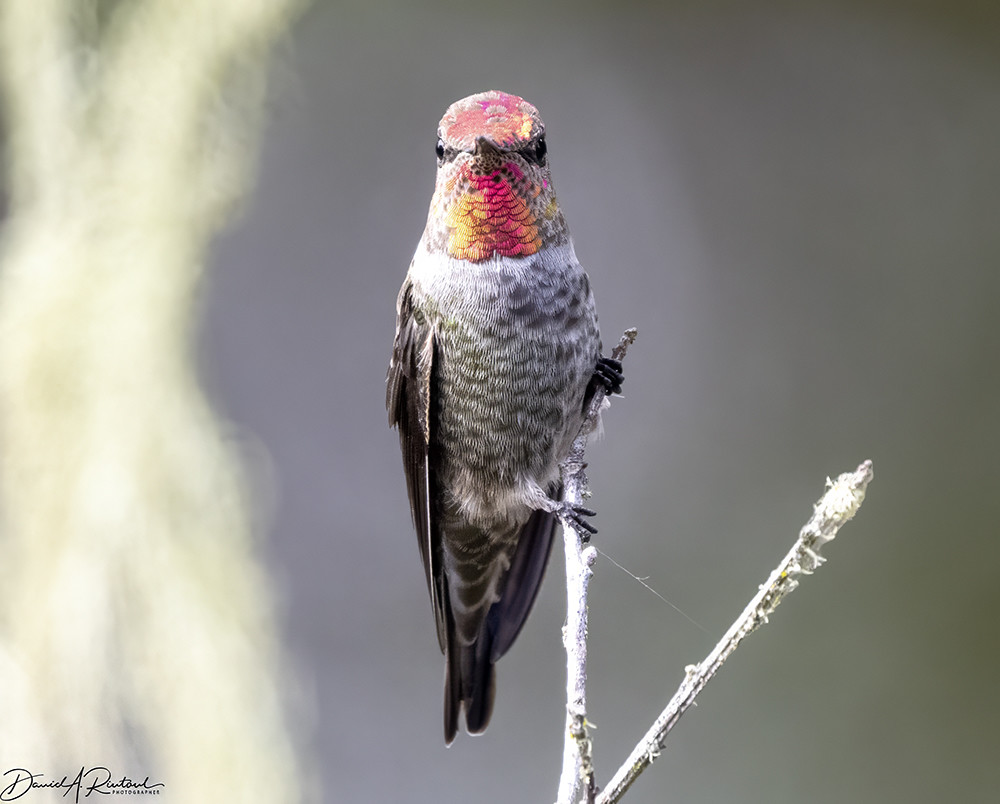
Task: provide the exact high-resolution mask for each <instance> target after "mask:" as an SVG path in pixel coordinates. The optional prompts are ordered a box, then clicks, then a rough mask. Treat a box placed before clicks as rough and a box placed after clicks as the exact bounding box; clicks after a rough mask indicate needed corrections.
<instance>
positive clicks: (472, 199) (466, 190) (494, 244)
mask: <svg viewBox="0 0 1000 804" xmlns="http://www.w3.org/2000/svg"><path fill="white" fill-rule="evenodd" d="M463 174H464V175H462V177H461V179H462V181H461V185H462V189H461V190H458V191H457V192H456V197H454V198H453V200H452V202H451V203H450V204H449V205H448V208H447V212H446V214H445V226H446V227H447V229H448V233H449V234H448V253H449V254H450V255H451V256H452V257H455V258H456V259H462V260H469V261H471V262H481V261H482V260H487V259H489V258H491V257H493V256H502V257H525V256H528V255H530V254H534V253H535V252H536V251H538V249H539V248H541V245H542V239H541V236H540V234H539V231H538V226H537V218H536V216H535V214H534V213H533V212H532V209H531V203H532V202H533V201H534V200H535V199H537V197H538V195H539V194H540V193H541V188H540V187H537V186H535V185H533V184H531V183H529V182H526V181H525V180H524V177H523V175H522V174H521V171H520V170H518V169H517V167H516V166H515V165H512V164H510V163H508V164H506V165H504V166H503V167H498V168H496V169H494V170H492V171H489V172H483V173H478V172H473V171H463ZM456 189H457V188H456Z"/></svg>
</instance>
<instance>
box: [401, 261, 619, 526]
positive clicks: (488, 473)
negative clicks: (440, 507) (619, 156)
mask: <svg viewBox="0 0 1000 804" xmlns="http://www.w3.org/2000/svg"><path fill="white" fill-rule="evenodd" d="M410 276H411V279H412V280H413V286H414V303H415V306H416V307H418V308H420V309H421V310H422V312H424V314H425V315H427V317H428V319H429V320H430V321H431V322H432V324H433V326H434V329H435V332H436V341H437V345H438V349H439V366H438V371H437V373H436V376H435V382H436V386H437V388H438V392H439V393H438V395H437V397H438V398H437V400H436V404H434V409H433V410H432V416H434V421H435V425H436V428H435V429H436V433H437V443H438V445H439V448H440V455H439V457H440V464H439V478H440V480H441V485H442V489H443V491H444V493H445V495H446V498H447V499H446V500H445V502H446V503H447V507H448V508H451V509H452V510H455V509H454V508H453V505H458V506H460V507H463V508H464V510H465V511H466V513H467V517H466V518H467V520H468V521H469V522H470V523H471V524H476V525H480V526H482V527H487V528H489V527H491V526H493V527H495V526H496V525H497V524H499V523H500V522H502V521H505V522H507V523H509V524H512V525H521V524H523V523H524V521H526V520H527V518H528V515H529V514H530V512H531V508H530V507H529V506H526V505H525V504H524V502H523V499H522V498H519V497H518V495H517V494H515V493H512V492H513V491H514V490H515V489H517V488H518V487H519V486H523V485H524V484H525V483H528V484H537V485H538V486H540V487H541V488H542V489H546V488H547V487H548V486H549V485H550V484H551V483H552V482H553V481H554V480H555V479H556V478H557V476H558V464H559V461H560V460H561V459H562V458H563V457H564V456H565V455H566V453H567V451H568V448H569V444H570V443H571V442H572V440H573V438H574V437H575V435H576V433H577V431H578V430H579V427H580V424H581V422H582V406H583V398H584V394H585V391H586V388H587V384H588V382H589V380H590V378H591V376H592V375H593V372H594V366H595V364H596V361H597V358H598V356H599V354H600V337H599V334H598V326H597V313H596V310H595V306H594V299H593V295H592V293H591V290H590V282H589V280H588V278H587V275H586V273H585V272H584V271H583V269H582V268H581V267H580V264H579V262H578V261H577V259H576V255H575V254H574V252H573V247H572V244H571V243H566V244H565V245H562V246H559V247H556V248H549V249H543V251H542V253H540V254H536V255H533V256H530V257H506V258H494V259H490V260H486V261H483V262H480V263H471V262H466V261H461V260H454V259H451V258H448V257H443V256H440V255H432V254H430V253H428V252H423V253H421V252H420V250H418V252H417V255H416V257H415V258H414V263H413V265H412V266H411V268H410ZM476 520H479V521H476Z"/></svg>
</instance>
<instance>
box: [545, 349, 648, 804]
mask: <svg viewBox="0 0 1000 804" xmlns="http://www.w3.org/2000/svg"><path fill="white" fill-rule="evenodd" d="M636 335H637V332H636V330H634V329H629V330H626V332H625V334H624V335H623V336H622V339H621V341H619V343H618V345H617V346H616V347H615V348H614V350H613V351H612V352H611V356H612V357H613V358H614V359H615V360H622V359H624V357H625V354H626V352H627V351H628V347H629V346H630V345H631V344H632V343H633V342H634V341H635V338H636ZM605 404H606V400H605V393H604V390H603V388H598V390H597V392H596V393H595V394H594V398H593V399H591V401H590V407H589V408H588V409H587V415H586V417H585V419H584V422H583V426H582V427H581V428H580V433H579V434H578V435H577V437H576V439H575V440H574V441H573V446H572V448H571V449H570V453H569V456H568V457H567V458H566V460H565V461H563V464H562V467H561V471H562V484H563V500H564V501H565V503H566V505H567V506H569V507H570V508H572V507H576V506H579V505H581V504H582V503H583V501H584V500H585V499H586V498H587V497H589V496H590V491H589V490H588V488H587V476H586V475H585V474H584V468H585V467H586V463H584V460H583V458H584V453H585V451H586V449H587V439H588V438H589V436H590V433H591V432H593V430H594V429H595V428H596V427H597V423H598V421H599V419H600V415H601V410H602V409H603V408H604V407H605ZM561 521H562V528H563V542H564V545H565V552H566V625H565V626H564V627H563V647H564V648H565V649H566V734H565V735H564V743H563V764H562V773H561V774H560V777H559V791H558V798H557V804H575V802H577V801H579V800H580V797H581V795H584V794H585V795H586V800H587V801H588V802H593V801H594V796H595V795H596V793H597V785H596V783H595V781H594V767H593V761H592V756H591V742H590V734H589V730H588V728H587V590H588V585H589V583H590V578H591V576H592V575H593V566H594V561H595V559H596V558H597V551H596V550H595V549H594V548H593V547H590V546H585V544H586V541H587V537H585V536H584V535H583V533H581V529H580V527H579V526H578V525H577V524H576V522H574V521H573V520H572V519H571V518H569V517H568V516H565V515H563V516H562V517H561Z"/></svg>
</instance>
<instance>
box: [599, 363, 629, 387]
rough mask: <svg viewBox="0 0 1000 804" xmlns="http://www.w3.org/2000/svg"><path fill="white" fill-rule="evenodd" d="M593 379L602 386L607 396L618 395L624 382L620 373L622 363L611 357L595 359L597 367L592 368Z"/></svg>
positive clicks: (623, 376) (623, 377)
mask: <svg viewBox="0 0 1000 804" xmlns="http://www.w3.org/2000/svg"><path fill="white" fill-rule="evenodd" d="M594 379H595V380H597V382H599V383H600V384H601V385H603V386H604V391H605V392H606V393H608V394H620V393H621V392H622V383H623V382H625V375H624V374H623V373H622V361H621V360H615V359H614V358H613V357H599V358H597V366H596V367H595V368H594Z"/></svg>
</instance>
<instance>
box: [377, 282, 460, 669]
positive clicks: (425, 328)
mask: <svg viewBox="0 0 1000 804" xmlns="http://www.w3.org/2000/svg"><path fill="white" fill-rule="evenodd" d="M412 293H413V287H412V285H411V283H410V281H409V279H407V280H406V282H404V283H403V287H402V288H401V289H400V291H399V298H398V300H397V302H396V340H395V342H394V343H393V347H392V360H391V362H390V363H389V374H388V377H387V378H386V383H387V387H386V395H385V404H386V408H387V409H388V411H389V424H390V425H391V426H393V427H396V428H398V430H399V443H400V446H401V448H402V451H403V470H404V472H405V473H406V487H407V491H408V492H409V495H410V510H411V512H412V514H413V524H414V526H415V528H416V531H417V539H418V541H419V544H420V558H421V559H422V560H423V563H424V573H425V574H426V576H427V590H428V592H429V593H430V596H431V606H432V607H433V609H434V618H435V620H436V621H437V635H438V643H439V644H440V646H441V650H442V651H444V649H445V644H446V636H445V630H446V629H445V625H446V623H445V612H444V589H443V588H442V585H443V584H444V574H443V572H442V565H441V562H442V557H441V538H440V534H439V533H438V532H437V523H436V521H435V519H436V517H435V515H434V512H433V504H434V499H435V484H436V482H437V481H436V478H435V477H434V471H433V468H432V466H433V462H432V455H431V453H432V451H433V450H434V448H435V447H434V433H433V432H432V429H433V417H432V416H431V403H432V400H433V399H434V387H433V386H434V367H435V362H436V354H435V350H436V346H435V339H434V328H433V327H432V326H431V325H430V323H429V322H428V321H427V320H426V318H424V317H423V316H422V315H420V314H419V313H418V314H417V315H414V308H413V296H412Z"/></svg>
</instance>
